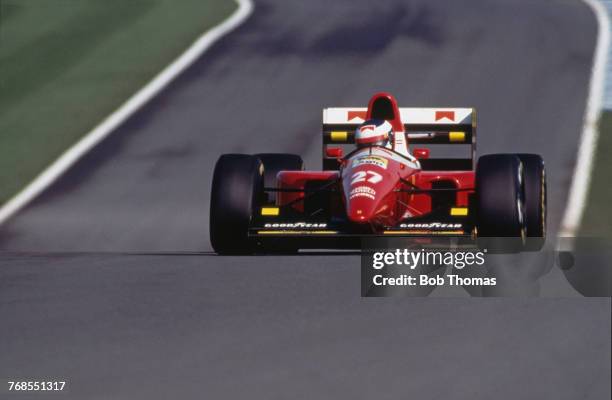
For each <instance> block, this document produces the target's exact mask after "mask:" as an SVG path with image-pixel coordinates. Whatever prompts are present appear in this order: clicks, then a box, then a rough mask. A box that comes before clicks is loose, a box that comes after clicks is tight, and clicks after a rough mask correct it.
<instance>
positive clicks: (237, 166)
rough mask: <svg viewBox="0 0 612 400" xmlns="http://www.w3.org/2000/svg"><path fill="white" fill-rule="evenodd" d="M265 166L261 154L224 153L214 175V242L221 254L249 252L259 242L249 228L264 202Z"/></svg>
mask: <svg viewBox="0 0 612 400" xmlns="http://www.w3.org/2000/svg"><path fill="white" fill-rule="evenodd" d="M262 189H263V166H262V164H261V161H260V160H259V158H257V157H253V156H249V155H245V154H224V155H222V156H221V157H220V158H219V160H218V161H217V164H216V165H215V170H214V174H213V182H212V191H211V199H210V241H211V244H212V246H213V249H214V250H215V251H216V252H217V253H218V254H249V253H253V252H255V251H256V243H255V241H254V240H252V239H249V237H248V230H249V225H250V223H251V220H252V218H253V215H254V213H255V212H256V210H258V208H259V206H260V204H261V197H262Z"/></svg>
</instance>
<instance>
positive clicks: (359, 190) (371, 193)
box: [350, 186, 376, 200]
mask: <svg viewBox="0 0 612 400" xmlns="http://www.w3.org/2000/svg"><path fill="white" fill-rule="evenodd" d="M375 196H376V190H374V189H372V188H371V187H368V186H358V187H356V188H354V189H353V190H351V194H350V198H351V199H353V198H355V197H367V198H369V199H372V200H374V198H375Z"/></svg>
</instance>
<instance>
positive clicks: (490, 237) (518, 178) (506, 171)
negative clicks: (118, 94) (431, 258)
mask: <svg viewBox="0 0 612 400" xmlns="http://www.w3.org/2000/svg"><path fill="white" fill-rule="evenodd" d="M475 191H476V193H475V196H476V205H477V211H476V226H477V234H478V238H479V245H480V246H481V247H485V248H488V249H490V250H491V251H494V252H497V253H499V252H508V253H514V252H518V251H520V250H522V246H523V245H524V242H525V236H526V226H525V211H524V176H523V166H522V164H521V161H520V159H519V158H518V157H517V156H515V155H513V154H490V155H485V156H482V157H480V158H479V160H478V165H477V166H476V185H475Z"/></svg>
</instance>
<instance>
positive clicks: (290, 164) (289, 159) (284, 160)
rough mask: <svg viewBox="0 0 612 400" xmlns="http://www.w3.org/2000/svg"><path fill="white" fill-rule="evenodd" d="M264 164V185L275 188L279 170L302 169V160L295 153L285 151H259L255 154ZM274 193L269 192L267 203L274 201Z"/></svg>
mask: <svg viewBox="0 0 612 400" xmlns="http://www.w3.org/2000/svg"><path fill="white" fill-rule="evenodd" d="M255 157H257V158H259V159H260V160H261V162H262V163H263V166H264V187H269V188H275V187H276V185H277V182H276V175H277V174H278V173H279V172H280V171H302V170H303V169H304V161H303V160H302V157H300V156H298V155H297V154H286V153H260V154H255ZM275 198H276V193H274V192H270V193H268V194H267V196H266V199H267V201H268V202H269V203H274V199H275Z"/></svg>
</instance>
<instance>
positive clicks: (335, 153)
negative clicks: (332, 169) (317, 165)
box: [325, 147, 343, 158]
mask: <svg viewBox="0 0 612 400" xmlns="http://www.w3.org/2000/svg"><path fill="white" fill-rule="evenodd" d="M325 155H326V156H327V157H330V158H342V156H343V151H342V148H340V147H328V148H327V149H325Z"/></svg>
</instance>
